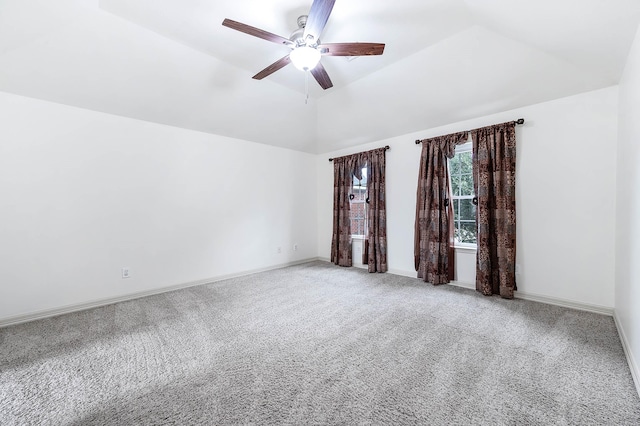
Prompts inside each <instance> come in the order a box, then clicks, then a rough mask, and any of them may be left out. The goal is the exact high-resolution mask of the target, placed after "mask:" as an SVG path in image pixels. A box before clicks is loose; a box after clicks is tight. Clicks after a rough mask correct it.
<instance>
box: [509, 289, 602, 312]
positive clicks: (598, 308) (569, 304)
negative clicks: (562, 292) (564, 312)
mask: <svg viewBox="0 0 640 426" xmlns="http://www.w3.org/2000/svg"><path fill="white" fill-rule="evenodd" d="M514 297H515V298H516V299H523V300H530V301H532V302H540V303H546V304H547V305H556V306H562V307H565V308H571V309H577V310H579V311H587V312H593V313H595V314H601V315H608V316H613V308H609V307H607V306H602V305H594V304H590V303H582V302H576V301H573V300H567V299H560V298H558V297H549V296H541V295H538V294H531V293H523V292H521V291H516V292H515V295H514Z"/></svg>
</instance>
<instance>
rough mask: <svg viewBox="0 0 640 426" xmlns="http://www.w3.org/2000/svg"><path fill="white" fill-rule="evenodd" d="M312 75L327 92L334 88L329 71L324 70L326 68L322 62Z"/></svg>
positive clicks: (312, 71)
mask: <svg viewBox="0 0 640 426" xmlns="http://www.w3.org/2000/svg"><path fill="white" fill-rule="evenodd" d="M311 75H313V78H315V79H316V81H317V82H318V84H319V85H320V87H322V88H323V89H324V90H327V89H328V88H330V87H333V83H332V82H331V79H330V78H329V74H327V70H326V69H324V67H323V66H322V64H321V63H320V62H318V65H316V66H315V67H314V68H313V69H312V70H311Z"/></svg>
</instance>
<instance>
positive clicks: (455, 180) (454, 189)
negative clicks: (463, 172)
mask: <svg viewBox="0 0 640 426" xmlns="http://www.w3.org/2000/svg"><path fill="white" fill-rule="evenodd" d="M451 193H452V194H453V195H454V196H456V195H460V176H459V175H451Z"/></svg>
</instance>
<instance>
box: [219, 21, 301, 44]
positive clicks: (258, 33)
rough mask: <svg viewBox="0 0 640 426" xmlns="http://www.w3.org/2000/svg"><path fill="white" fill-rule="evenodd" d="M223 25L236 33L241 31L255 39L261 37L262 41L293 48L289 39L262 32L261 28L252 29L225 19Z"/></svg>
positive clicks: (249, 26)
mask: <svg viewBox="0 0 640 426" xmlns="http://www.w3.org/2000/svg"><path fill="white" fill-rule="evenodd" d="M222 25H224V26H225V27H229V28H231V29H234V30H236V31H240V32H241V33H245V34H249V35H252V36H254V37H259V38H261V39H264V40H267V41H270V42H273V43H277V44H282V45H285V46H293V42H292V41H291V40H289V39H288V38H284V37H281V36H279V35H276V34H272V33H270V32H268V31H264V30H261V29H260V28H256V27H252V26H251V25H247V24H243V23H242V22H237V21H233V20H231V19H225V20H224V21H222Z"/></svg>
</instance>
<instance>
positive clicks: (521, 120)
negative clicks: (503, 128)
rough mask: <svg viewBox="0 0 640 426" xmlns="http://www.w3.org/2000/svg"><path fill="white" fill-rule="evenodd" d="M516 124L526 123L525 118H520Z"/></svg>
mask: <svg viewBox="0 0 640 426" xmlns="http://www.w3.org/2000/svg"><path fill="white" fill-rule="evenodd" d="M516 124H524V118H518V119H517V120H516Z"/></svg>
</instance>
